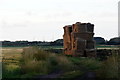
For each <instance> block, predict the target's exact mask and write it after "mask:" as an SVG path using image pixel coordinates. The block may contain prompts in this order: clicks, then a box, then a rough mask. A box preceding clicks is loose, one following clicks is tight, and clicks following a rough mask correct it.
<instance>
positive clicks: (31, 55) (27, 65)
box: [2, 47, 120, 78]
mask: <svg viewBox="0 0 120 80" xmlns="http://www.w3.org/2000/svg"><path fill="white" fill-rule="evenodd" d="M52 48H53V47H52ZM113 53H114V51H113ZM2 56H3V78H32V77H33V76H35V75H48V74H50V73H52V72H54V71H56V70H61V71H62V72H63V73H62V75H61V76H59V78H75V77H78V76H81V75H83V74H84V73H86V72H89V71H93V72H95V73H96V76H97V77H98V78H119V77H118V75H119V74H118V73H119V72H118V68H119V67H118V66H119V65H120V64H119V63H118V61H119V59H120V56H119V55H118V53H114V55H112V56H110V57H108V59H107V60H105V61H99V60H98V59H95V58H84V57H83V58H79V57H68V56H65V55H64V54H55V53H51V52H46V51H44V50H42V49H38V48H36V47H30V48H29V47H25V48H24V47H5V48H2ZM33 64H34V65H33ZM103 73H104V74H103Z"/></svg>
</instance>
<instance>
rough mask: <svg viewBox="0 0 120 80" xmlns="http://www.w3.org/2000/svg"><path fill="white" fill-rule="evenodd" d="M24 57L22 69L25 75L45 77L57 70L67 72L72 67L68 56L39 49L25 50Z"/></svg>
mask: <svg viewBox="0 0 120 80" xmlns="http://www.w3.org/2000/svg"><path fill="white" fill-rule="evenodd" d="M22 56H23V57H22V60H23V61H22V63H23V64H22V65H21V68H22V70H23V71H22V72H23V73H25V74H27V73H33V74H34V75H36V74H39V75H40V74H41V75H45V74H49V73H51V72H54V71H55V70H63V71H67V70H70V69H71V67H72V63H71V62H70V61H69V60H68V59H67V57H66V56H64V55H61V54H55V53H50V52H47V51H43V50H41V49H39V48H37V47H30V48H25V49H24V50H23V53H22ZM33 64H34V65H33Z"/></svg>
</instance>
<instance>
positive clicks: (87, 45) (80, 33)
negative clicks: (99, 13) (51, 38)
mask: <svg viewBox="0 0 120 80" xmlns="http://www.w3.org/2000/svg"><path fill="white" fill-rule="evenodd" d="M93 36H94V25H93V24H91V23H81V22H77V23H75V24H73V25H67V26H65V27H64V35H63V40H64V53H65V54H67V55H73V56H84V57H95V56H96V54H95V53H96V50H95V47H94V44H95V41H94V40H93Z"/></svg>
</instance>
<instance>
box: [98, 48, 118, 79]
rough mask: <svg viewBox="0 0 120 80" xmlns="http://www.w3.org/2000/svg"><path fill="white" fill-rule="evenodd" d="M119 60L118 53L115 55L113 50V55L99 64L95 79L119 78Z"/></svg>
mask: <svg viewBox="0 0 120 80" xmlns="http://www.w3.org/2000/svg"><path fill="white" fill-rule="evenodd" d="M119 59H120V55H119V53H118V52H116V53H115V52H114V50H113V55H112V56H110V57H108V59H107V60H105V61H103V62H101V67H100V68H99V69H98V70H97V71H96V73H97V77H98V78H112V79H118V78H120V77H119V76H120V73H119V66H120V64H119Z"/></svg>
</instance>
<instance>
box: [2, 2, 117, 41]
mask: <svg viewBox="0 0 120 80" xmlns="http://www.w3.org/2000/svg"><path fill="white" fill-rule="evenodd" d="M118 1H119V0H0V33H2V34H1V38H0V40H11V41H15V40H29V41H32V40H41V41H43V40H45V41H52V40H56V39H58V38H62V37H63V27H64V26H65V25H70V24H74V23H76V22H83V23H87V22H90V23H92V24H94V25H95V30H94V32H95V36H101V37H104V38H105V39H108V40H109V39H110V38H112V37H116V36H118Z"/></svg>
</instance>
